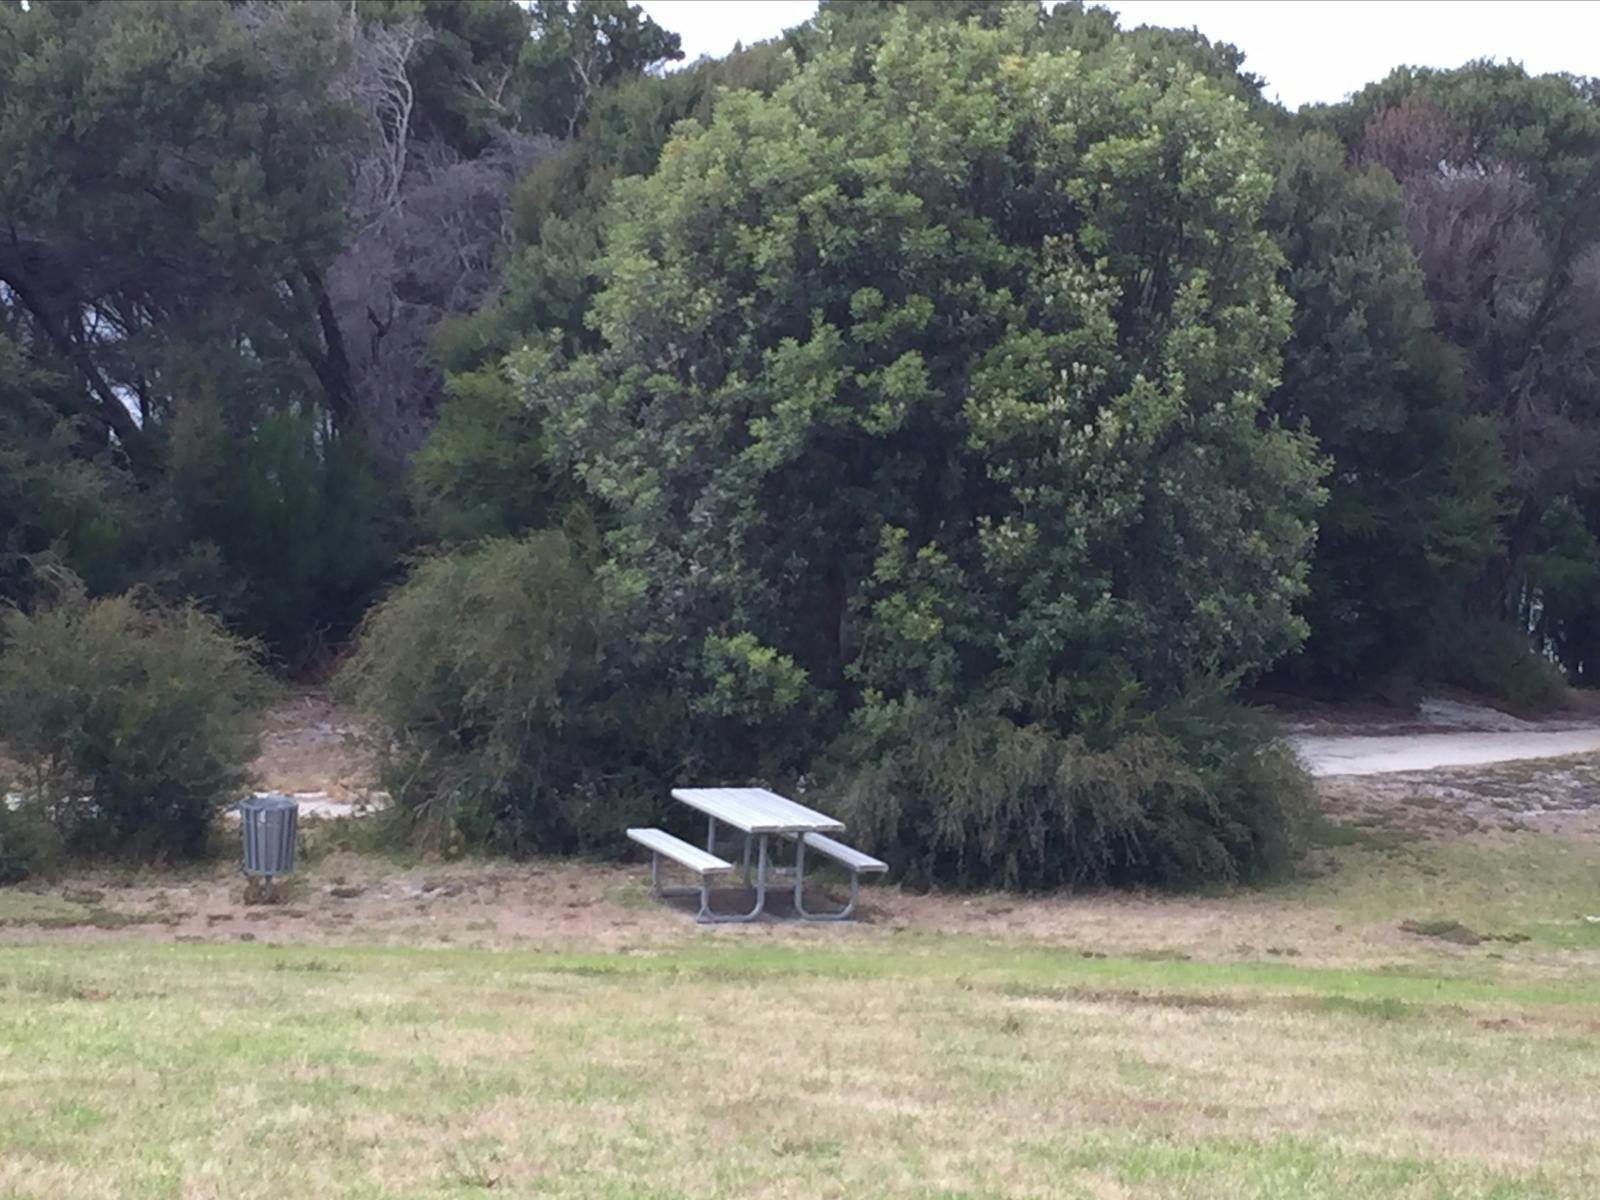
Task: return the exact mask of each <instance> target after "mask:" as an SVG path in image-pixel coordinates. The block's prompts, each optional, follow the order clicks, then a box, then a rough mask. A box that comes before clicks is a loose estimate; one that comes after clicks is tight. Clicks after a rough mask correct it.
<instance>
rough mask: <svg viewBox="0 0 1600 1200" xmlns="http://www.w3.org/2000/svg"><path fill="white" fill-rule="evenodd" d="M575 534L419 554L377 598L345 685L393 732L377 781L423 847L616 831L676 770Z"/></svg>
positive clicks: (544, 841)
mask: <svg viewBox="0 0 1600 1200" xmlns="http://www.w3.org/2000/svg"><path fill="white" fill-rule="evenodd" d="M613 636H616V630H615V628H614V627H613V626H612V625H611V624H610V623H609V622H608V621H607V620H606V619H605V614H604V613H603V612H602V611H601V609H600V607H599V605H598V597H597V594H596V588H595V584H594V580H593V577H592V573H591V569H590V564H589V563H588V562H587V561H586V555H585V553H584V550H583V543H582V540H579V541H577V542H574V541H572V540H569V539H568V538H567V537H566V536H565V535H563V534H561V533H557V532H553V531H552V532H545V533H536V534H533V535H531V536H529V537H527V538H525V539H522V540H509V539H506V540H500V541H493V542H488V543H485V544H484V545H482V546H481V547H479V548H476V549H473V550H471V551H467V552H464V553H460V554H456V555H452V556H439V557H435V558H430V559H427V560H426V561H424V562H422V563H420V564H418V566H417V567H416V569H415V570H414V571H413V572H412V574H411V577H410V578H409V579H407V580H406V582H405V583H404V584H403V585H402V586H400V587H399V588H396V589H395V590H394V591H393V592H392V593H391V594H390V595H388V596H387V597H385V598H384V600H383V601H382V602H381V603H380V604H378V605H377V606H376V607H375V608H374V609H373V611H372V613H371V614H370V615H369V616H368V618H367V620H366V623H365V625H364V627H363V629H362V631H361V637H360V640H359V643H358V645H357V649H356V652H355V654H354V655H353V656H352V657H351V659H350V661H349V662H348V663H347V664H346V665H345V667H344V670H343V672H342V675H341V677H340V682H341V684H342V685H343V686H344V688H345V689H346V690H347V691H348V693H349V694H350V695H351V697H352V698H353V699H354V700H355V701H356V702H357V703H359V704H361V705H362V706H363V707H365V708H366V709H368V710H369V711H371V712H372V713H373V714H374V715H376V716H377V717H378V718H379V720H381V721H382V722H383V723H384V725H385V726H387V727H388V728H390V729H393V730H395V731H396V740H395V744H394V745H393V746H392V747H391V748H390V752H389V754H388V756H387V759H386V762H385V764H384V769H383V774H384V782H385V784H386V785H387V787H388V788H389V790H390V791H391V793H392V794H393V796H394V797H395V799H396V801H397V804H396V812H397V814H398V816H399V817H400V819H401V820H402V821H403V822H405V824H406V825H407V826H408V827H409V828H410V829H411V830H413V831H415V832H417V833H418V834H420V835H421V838H422V840H423V842H424V843H425V844H428V845H431V846H433V847H436V848H450V847H452V846H459V845H460V844H462V842H463V841H466V842H469V843H471V844H474V845H490V846H495V847H497V848H499V849H503V850H509V851H527V850H531V849H544V850H574V849H583V848H586V847H592V846H595V845H598V844H603V843H608V842H612V841H614V840H615V839H616V837H617V833H618V826H619V824H620V823H621V822H622V821H624V820H625V819H626V818H627V816H628V814H629V808H630V805H631V806H632V808H633V809H634V810H635V811H639V812H645V813H647V812H648V811H649V809H650V807H651V805H652V804H653V801H652V800H650V799H647V798H646V797H648V796H649V793H650V792H651V790H652V789H651V786H650V784H651V781H652V780H654V779H659V778H661V777H662V773H663V772H665V773H667V774H670V773H671V771H672V770H673V769H674V767H675V766H676V765H677V764H676V763H675V762H671V761H668V760H667V756H669V755H670V754H671V753H672V752H673V751H672V748H671V745H670V742H668V743H664V744H661V745H657V744H655V742H654V740H653V738H652V734H653V733H655V732H656V731H663V732H665V731H668V730H670V729H672V728H673V727H674V726H675V724H676V723H675V722H672V721H670V720H667V721H662V720H660V719H659V718H658V716H657V715H656V714H653V713H652V712H651V711H650V710H651V707H652V700H651V698H649V697H648V696H646V695H644V694H643V693H641V692H640V691H638V690H634V689H629V688H625V687H619V686H618V685H617V684H618V681H616V680H615V679H608V678H607V677H606V674H605V672H604V669H603V658H604V656H603V650H604V646H605V642H606V640H607V639H608V638H609V637H613Z"/></svg>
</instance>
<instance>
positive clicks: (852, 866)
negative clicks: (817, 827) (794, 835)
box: [794, 833, 889, 921]
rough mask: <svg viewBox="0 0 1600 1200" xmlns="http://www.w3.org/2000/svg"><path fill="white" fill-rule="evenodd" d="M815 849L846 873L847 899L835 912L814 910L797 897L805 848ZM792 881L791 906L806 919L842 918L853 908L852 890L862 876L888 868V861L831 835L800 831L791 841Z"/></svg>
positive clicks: (855, 890) (855, 887)
mask: <svg viewBox="0 0 1600 1200" xmlns="http://www.w3.org/2000/svg"><path fill="white" fill-rule="evenodd" d="M807 850H815V851H816V852H817V853H818V854H821V855H824V856H826V857H828V858H831V859H833V861H834V862H836V863H838V864H839V865H840V866H842V867H844V869H845V870H847V871H849V872H850V899H849V902H848V903H846V904H845V906H844V907H843V908H841V909H840V910H839V911H838V912H831V913H814V912H809V911H807V909H806V906H805V904H804V903H803V901H802V899H801V892H802V886H801V885H802V884H803V883H804V882H805V877H806V851H807ZM794 859H795V880H794V909H795V912H797V913H798V914H799V915H800V916H801V917H803V918H805V919H806V920H807V921H844V920H847V919H848V918H849V916H850V914H851V913H853V912H855V910H856V892H857V890H858V887H859V884H860V882H861V877H862V876H863V875H878V874H881V873H882V872H884V871H887V870H888V869H889V864H888V863H886V862H884V861H883V860H881V859H877V858H873V857H872V855H870V854H863V853H862V852H861V851H859V850H857V849H856V848H855V847H854V846H846V845H845V844H844V843H843V842H836V841H834V840H833V839H832V838H831V837H825V836H824V835H822V834H820V833H807V834H802V835H801V836H800V837H799V839H798V841H797V842H796V844H795V851H794Z"/></svg>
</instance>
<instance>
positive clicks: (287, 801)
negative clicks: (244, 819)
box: [239, 792, 300, 812]
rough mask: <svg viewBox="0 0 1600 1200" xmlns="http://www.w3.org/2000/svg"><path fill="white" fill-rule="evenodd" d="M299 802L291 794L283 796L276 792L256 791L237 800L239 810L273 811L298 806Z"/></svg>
mask: <svg viewBox="0 0 1600 1200" xmlns="http://www.w3.org/2000/svg"><path fill="white" fill-rule="evenodd" d="M298 807H300V802H299V801H298V800H296V799H295V798H294V797H293V796H285V795H282V794H280V793H278V792H257V793H256V794H255V795H253V796H251V797H249V798H248V799H245V800H241V801H239V811H240V812H275V811H277V810H279V809H284V808H298Z"/></svg>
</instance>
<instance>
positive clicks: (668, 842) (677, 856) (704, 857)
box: [628, 829, 733, 875]
mask: <svg viewBox="0 0 1600 1200" xmlns="http://www.w3.org/2000/svg"><path fill="white" fill-rule="evenodd" d="M628 840H629V841H633V842H638V843H639V845H641V846H643V847H644V848H645V849H646V850H649V851H650V852H651V853H652V854H660V855H662V856H663V857H665V858H670V859H671V860H672V861H673V862H675V863H677V864H678V865H679V866H680V867H684V868H686V869H687V870H690V871H692V872H694V873H695V874H696V875H721V874H723V873H724V872H726V871H731V870H733V864H732V863H731V862H728V861H727V860H725V859H721V858H718V857H717V856H716V855H715V854H708V853H707V852H706V851H704V850H702V849H700V847H699V846H691V845H690V844H689V843H688V842H686V841H684V840H683V839H682V838H678V837H673V836H672V835H671V834H670V833H668V832H667V831H666V830H664V829H630V830H628Z"/></svg>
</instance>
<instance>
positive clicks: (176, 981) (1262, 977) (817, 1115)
mask: <svg viewBox="0 0 1600 1200" xmlns="http://www.w3.org/2000/svg"><path fill="white" fill-rule="evenodd" d="M5 953H6V958H5V960H4V963H5V965H4V968H3V971H0V1047H3V1049H0V1130H3V1131H4V1132H3V1133H0V1195H6V1196H14V1197H44V1196H58V1195H65V1194H71V1195H73V1196H82V1197H97V1196H105V1197H112V1196H116V1197H125V1196H126V1197H138V1196H152V1197H154V1196H174V1197H199V1196H228V1197H240V1198H245V1197H255V1196H261V1197H266V1196H281V1195H285V1194H303V1195H316V1196H327V1197H342V1196H349V1197H379V1196H396V1197H398V1196H406V1197H414V1196H415V1197H435V1196H440V1197H443V1196H468V1195H481V1194H486V1193H489V1192H493V1193H495V1194H504V1195H519V1196H521V1195H538V1196H553V1197H602V1198H606V1197H645V1196H650V1197H676V1196H684V1197H688V1196H697V1197H729V1198H733V1197H787V1196H798V1195H807V1196H840V1197H843V1196H865V1197H894V1198H900V1197H907V1198H909V1197H918V1198H928V1197H935V1196H943V1197H979V1196H1035V1197H1058V1196H1085V1197H1100V1196H1115V1195H1139V1196H1155V1197H1199V1196H1206V1197H1209V1196H1218V1197H1220V1196H1229V1197H1232V1196H1252V1195H1254V1196H1281V1195H1296V1196H1304V1197H1340V1198H1341V1200H1343V1198H1347V1197H1351V1198H1360V1197H1378V1196H1382V1197H1390V1196H1417V1197H1423V1196H1426V1197H1430V1198H1432V1197H1441V1196H1461V1197H1485V1198H1486V1197H1492V1196H1505V1197H1510V1196H1518V1197H1523V1196H1551V1197H1555V1196H1563V1197H1567V1196H1578V1195H1589V1194H1596V1192H1597V1190H1600V1151H1597V1149H1596V1147H1595V1139H1594V1138H1593V1130H1594V1128H1595V1127H1596V1126H1597V1124H1600V1045H1597V1042H1596V1039H1595V1037H1594V1032H1595V1029H1596V1025H1597V1022H1600V1010H1597V1009H1596V1008H1594V1007H1591V1006H1590V1005H1588V1004H1586V1003H1585V997H1586V995H1587V994H1588V993H1586V992H1585V990H1584V989H1581V988H1577V987H1566V986H1552V985H1548V984H1536V985H1528V986H1521V985H1516V986H1513V985H1497V984H1494V983H1491V982H1486V981H1481V980H1480V981H1467V980H1452V979H1448V978H1432V977H1427V976H1417V975H1402V974H1399V973H1393V972H1385V973H1376V972H1375V973H1371V974H1369V975H1364V974H1360V973H1353V972H1318V971H1310V970H1306V969H1304V968H1300V967H1295V966H1289V965H1282V964H1280V965H1275V966H1272V967H1270V968H1269V967H1267V966H1265V965H1263V966H1261V967H1260V968H1256V969H1253V970H1250V971H1246V970H1244V969H1243V968H1230V967H1226V966H1222V965H1209V964H1199V963H1186V962H1148V961H1139V960H1129V959H1123V960H1116V959H1099V960H1096V959H1083V958H1081V957H1078V956H1076V955H1068V954H1064V953H1060V952H1048V951H1041V950H1038V949H1033V948H1029V947H1026V946H1020V947H1013V948H1010V949H1006V948H1003V947H991V946H984V945H980V944H977V943H973V942H972V941H970V940H968V939H959V938H934V939H926V940H920V941H917V942H913V943H908V944H907V945H906V946H905V949H904V952H903V953H902V954H900V955H897V956H894V957H892V958H890V957H888V956H885V955H883V954H881V953H859V952H851V951H848V950H846V951H842V952H841V951H825V950H809V949H805V948H801V947H794V946H768V947H760V946H752V945H741V944H739V943H738V942H734V941H729V940H726V939H706V940H705V941H704V942H702V943H700V944H697V945H695V946H692V947H688V948H685V949H682V950H669V951H664V952H657V953H651V954H628V955H611V956H605V955H594V956H571V955H537V954H507V953H478V952H472V951H440V952H398V951H373V950H348V949H338V948H334V949H329V948H323V949H317V950H309V949H307V950H280V949H273V948H268V947H261V946H245V947H237V948H217V947H190V946H183V947H163V946H154V945H139V944H127V945H123V946H120V947H112V946H100V947H93V948H91V949H87V950H84V949H73V950H67V949H61V948H42V947H32V948H17V949H13V950H11V951H8V952H5ZM1585 1022H1587V1025H1585ZM63 1189H65V1190H63Z"/></svg>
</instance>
